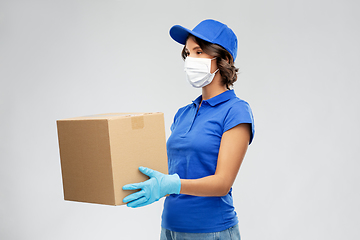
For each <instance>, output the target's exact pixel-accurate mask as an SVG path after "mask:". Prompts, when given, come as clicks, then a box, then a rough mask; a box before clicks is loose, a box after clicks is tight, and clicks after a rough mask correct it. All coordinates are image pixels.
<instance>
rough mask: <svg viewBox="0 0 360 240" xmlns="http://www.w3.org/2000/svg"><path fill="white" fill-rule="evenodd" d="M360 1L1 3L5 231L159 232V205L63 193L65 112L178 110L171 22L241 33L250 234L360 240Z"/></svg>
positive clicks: (68, 234) (187, 89) (181, 96)
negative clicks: (102, 201)
mask: <svg viewBox="0 0 360 240" xmlns="http://www.w3.org/2000/svg"><path fill="white" fill-rule="evenodd" d="M359 7H360V2H359V1H356V0H353V1H350V0H341V1H340V0H334V1H325V0H311V1H310V0H303V1H287V0H272V1H268V0H260V1H250V0H245V1H224V0H223V1H210V0H207V1H168V0H167V1H166V0H162V1H114V0H111V1H110V0H105V1H100V0H99V1H94V0H91V1H85V0H83V1H80V0H71V1H70V0H66V1H60V0H52V1H51V0H50V1H45V0H44V1H40V0H39V1H35V0H31V1H29V0H28V1H25V0H23V1H17V0H12V1H6V0H1V1H0V81H1V85H0V113H1V118H0V121H1V122H0V123H1V124H0V161H1V162H0V239H6V240H7V239H38V240H42V239H44V240H45V239H46V240H47V239H158V235H159V232H160V218H161V210H162V203H163V200H161V201H159V202H157V203H155V204H153V205H151V206H147V207H143V208H139V209H130V208H127V207H125V206H119V207H111V206H103V205H96V204H85V203H75V202H68V201H64V200H63V193H62V179H61V169H60V160H59V152H58V145H57V144H58V142H57V132H56V131H57V130H56V120H57V119H61V118H67V117H75V116H83V115H90V114H97V113H108V112H127V111H144V112H153V111H160V112H164V113H165V122H166V133H167V137H168V136H169V134H170V131H169V128H170V124H171V122H172V119H173V116H174V114H175V112H176V111H177V109H178V108H179V107H181V106H183V105H185V104H188V103H189V102H190V101H191V100H193V99H195V98H196V97H197V96H198V95H199V94H200V93H201V92H200V90H198V89H193V88H192V87H191V86H190V85H189V84H188V83H187V82H186V81H185V80H184V73H183V62H182V60H181V58H180V51H181V46H180V45H179V44H177V43H175V42H174V41H173V40H172V39H171V38H170V37H169V35H168V31H169V29H170V27H171V26H173V25H174V24H181V25H183V26H186V27H188V28H193V27H194V26H195V25H196V24H197V23H198V22H200V21H201V20H203V19H206V18H214V19H217V20H220V21H222V22H225V23H227V24H228V25H229V26H230V27H231V28H232V29H233V30H234V31H235V33H236V34H237V35H238V38H239V52H238V59H237V61H236V66H238V67H239V68H240V71H241V73H240V75H239V81H238V82H237V84H236V85H235V91H236V93H237V95H238V96H239V97H240V98H242V99H245V100H247V101H248V102H249V103H250V105H251V107H252V109H253V112H254V115H255V121H256V135H255V139H254V142H253V144H252V145H251V146H250V148H249V150H248V153H247V155H246V158H245V160H244V163H243V165H242V167H241V170H240V173H239V175H238V177H237V180H236V182H235V184H234V199H235V200H234V201H235V207H236V210H237V212H238V215H239V220H240V230H241V234H242V239H244V240H245V239H246V240H258V239H274V240H288V239H292V240H296V239H301V240H303V239H313V240H318V239H327V240H328V239H359V238H360V233H359V230H358V227H359V216H360V209H359V206H360V205H359V202H360V194H359V187H360V186H359V183H360V177H359V173H358V169H359V167H360V164H359V157H360V152H359V142H360V141H359V135H360V127H359V122H360V114H359V101H360V97H359V94H358V92H359V87H360V84H359V77H360V70H359V69H360V67H359V66H360V45H359V42H360V30H359V29H360V28H359V21H360V17H359V14H358V10H359Z"/></svg>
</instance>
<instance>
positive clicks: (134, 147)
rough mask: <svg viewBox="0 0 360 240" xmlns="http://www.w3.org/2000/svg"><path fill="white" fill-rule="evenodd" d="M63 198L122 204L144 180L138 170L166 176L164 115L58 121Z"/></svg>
mask: <svg viewBox="0 0 360 240" xmlns="http://www.w3.org/2000/svg"><path fill="white" fill-rule="evenodd" d="M57 128H58V138H59V148H60V159H61V170H62V178H63V188H64V198H65V200H70V201H79V202H88V203H100V204H107V205H122V204H123V202H122V199H123V198H124V197H125V196H127V195H129V194H130V193H133V192H136V191H124V190H122V186H123V185H125V184H128V183H136V182H142V181H145V180H147V179H148V177H147V176H145V175H143V174H142V173H141V172H140V171H139V170H138V167H139V166H144V167H149V168H152V169H154V170H157V171H159V172H162V173H165V174H167V173H168V168H167V154H166V136H165V126H164V114H163V113H111V114H99V115H93V116H86V117H76V118H69V119H62V120H57Z"/></svg>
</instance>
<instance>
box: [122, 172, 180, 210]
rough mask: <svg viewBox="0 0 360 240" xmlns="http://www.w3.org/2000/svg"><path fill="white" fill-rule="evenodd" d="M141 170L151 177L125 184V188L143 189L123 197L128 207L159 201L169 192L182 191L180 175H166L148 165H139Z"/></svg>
mask: <svg viewBox="0 0 360 240" xmlns="http://www.w3.org/2000/svg"><path fill="white" fill-rule="evenodd" d="M139 170H140V171H141V172H142V173H143V174H145V175H147V176H149V177H150V179H149V180H147V181H145V182H140V183H133V184H127V185H125V186H123V190H136V189H141V190H140V191H138V192H136V193H133V194H130V195H129V196H127V197H125V198H124V199H123V202H124V203H127V206H128V207H132V208H136V207H142V206H146V205H149V204H151V203H153V202H155V201H158V200H159V199H160V198H162V197H164V196H165V195H167V194H179V193H180V188H181V181H180V177H179V175H177V174H173V175H166V174H163V173H160V172H158V171H155V170H152V169H150V168H146V167H139Z"/></svg>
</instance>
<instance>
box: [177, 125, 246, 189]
mask: <svg viewBox="0 0 360 240" xmlns="http://www.w3.org/2000/svg"><path fill="white" fill-rule="evenodd" d="M250 134H251V127H250V125H249V124H247V123H244V124H239V125H237V126H236V127H234V128H232V129H230V130H228V131H226V132H225V133H224V134H223V136H222V139H221V143H220V150H219V156H218V162H217V167H216V171H215V174H214V175H211V176H207V177H204V178H200V179H181V189H180V193H181V194H188V195H194V196H224V195H226V194H227V193H228V192H229V191H230V188H231V186H232V185H233V183H234V181H235V178H236V175H237V173H238V171H239V169H240V165H241V163H242V161H243V159H244V156H245V153H246V150H247V147H248V145H249V140H250Z"/></svg>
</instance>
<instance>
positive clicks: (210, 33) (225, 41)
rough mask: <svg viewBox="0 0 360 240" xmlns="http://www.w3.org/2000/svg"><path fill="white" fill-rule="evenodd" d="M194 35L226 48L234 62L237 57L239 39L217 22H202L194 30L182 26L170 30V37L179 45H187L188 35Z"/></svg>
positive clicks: (210, 20)
mask: <svg viewBox="0 0 360 240" xmlns="http://www.w3.org/2000/svg"><path fill="white" fill-rule="evenodd" d="M189 34H191V35H194V36H195V37H198V38H200V39H202V40H204V41H207V42H209V43H214V44H218V45H220V46H222V47H223V48H225V49H226V50H227V51H228V52H229V53H230V54H231V56H232V57H233V58H234V61H235V59H236V56H237V45H238V43H237V37H236V35H235V33H234V32H233V31H232V30H231V29H230V28H229V27H228V26H227V25H225V24H223V23H221V22H218V21H216V20H212V19H207V20H204V21H202V22H200V23H199V24H198V25H197V26H196V27H195V28H194V29H193V30H189V29H187V28H184V27H182V26H180V25H175V26H173V27H172V28H171V29H170V36H171V37H172V38H173V39H174V40H175V41H176V42H178V43H180V44H183V45H185V44H186V39H187V37H188V35H189Z"/></svg>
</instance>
